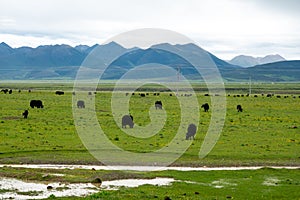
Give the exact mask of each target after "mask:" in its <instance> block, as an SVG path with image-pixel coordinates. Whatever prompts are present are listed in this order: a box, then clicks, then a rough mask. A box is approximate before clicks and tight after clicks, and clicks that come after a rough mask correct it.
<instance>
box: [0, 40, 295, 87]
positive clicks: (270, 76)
mask: <svg viewBox="0 0 300 200" xmlns="http://www.w3.org/2000/svg"><path fill="white" fill-rule="evenodd" d="M168 49H169V50H171V51H170V52H168ZM93 50H95V52H96V53H100V54H101V55H103V56H104V57H111V56H113V55H116V53H117V55H121V56H120V57H119V58H118V59H117V60H115V61H114V62H113V63H111V65H110V66H109V68H108V70H107V71H106V73H105V75H106V79H118V78H120V77H121V76H122V75H124V74H125V73H126V72H128V71H129V70H130V69H132V68H134V67H135V66H138V65H143V64H147V63H153V62H155V63H158V64H160V65H168V66H170V67H172V68H174V69H175V70H178V68H180V71H181V73H182V74H183V75H184V76H187V78H188V79H191V80H202V77H201V75H200V74H199V73H198V71H197V70H196V69H195V67H194V66H192V65H191V63H189V62H187V60H185V59H184V58H181V57H180V56H178V55H176V54H174V53H171V52H172V50H174V51H173V52H176V51H181V52H183V53H185V55H188V56H190V57H191V58H194V59H199V57H195V56H199V55H200V57H203V58H205V57H204V56H207V55H209V56H210V57H211V60H212V61H213V62H214V63H215V65H216V66H217V68H218V69H219V71H220V73H221V75H222V77H223V79H224V80H225V81H247V80H249V76H253V75H255V77H253V80H256V81H300V73H299V71H300V61H297V60H296V61H279V62H274V63H270V64H263V65H256V66H252V67H247V68H243V67H240V66H238V65H233V64H230V63H229V62H226V61H224V60H222V59H220V58H218V57H217V56H215V55H213V54H212V53H210V52H208V51H206V50H204V49H202V48H201V47H198V46H197V45H195V44H176V45H173V44H168V43H162V44H156V45H152V46H151V47H150V48H148V49H141V48H138V47H135V48H131V49H126V48H124V47H123V46H121V45H120V44H118V43H116V42H111V43H107V44H104V45H99V44H95V45H93V46H87V45H77V46H75V47H72V46H70V45H66V44H62V45H40V46H38V47H36V48H32V47H19V48H12V47H10V46H9V45H7V44H6V43H4V42H2V43H0V70H1V74H0V80H35V79H68V80H74V78H75V77H76V73H77V70H78V69H79V67H80V66H81V64H82V63H83V62H84V60H85V59H86V58H87V56H89V55H90V53H91V52H92V53H94V51H93ZM128 52H130V53H128ZM98 55H99V54H98ZM201 55H202V56H201ZM206 58H207V57H206ZM95 64H96V65H95V66H97V63H95ZM298 74H299V76H298Z"/></svg>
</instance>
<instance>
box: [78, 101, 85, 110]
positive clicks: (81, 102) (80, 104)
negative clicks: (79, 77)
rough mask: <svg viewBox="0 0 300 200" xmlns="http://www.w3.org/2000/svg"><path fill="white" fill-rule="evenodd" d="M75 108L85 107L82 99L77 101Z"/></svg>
mask: <svg viewBox="0 0 300 200" xmlns="http://www.w3.org/2000/svg"><path fill="white" fill-rule="evenodd" d="M77 108H85V104H84V101H83V100H79V101H77Z"/></svg>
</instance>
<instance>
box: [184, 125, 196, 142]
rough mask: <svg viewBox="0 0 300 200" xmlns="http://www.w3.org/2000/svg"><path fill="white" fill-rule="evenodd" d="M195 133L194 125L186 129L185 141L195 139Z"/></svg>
mask: <svg viewBox="0 0 300 200" xmlns="http://www.w3.org/2000/svg"><path fill="white" fill-rule="evenodd" d="M196 132H197V127H196V125H195V124H190V125H189V127H188V129H187V133H186V135H185V139H186V140H189V139H191V138H193V139H195V137H194V136H195V134H196Z"/></svg>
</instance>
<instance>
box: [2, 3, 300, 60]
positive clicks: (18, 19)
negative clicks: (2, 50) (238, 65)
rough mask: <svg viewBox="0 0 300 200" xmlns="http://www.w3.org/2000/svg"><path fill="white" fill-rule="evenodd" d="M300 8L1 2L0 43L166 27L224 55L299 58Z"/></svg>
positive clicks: (96, 39) (96, 37)
mask: <svg viewBox="0 0 300 200" xmlns="http://www.w3.org/2000/svg"><path fill="white" fill-rule="evenodd" d="M299 10H300V1H298V0H105V1H104V0H84V1H77V0H22V1H20V0H0V42H2V41H3V42H6V43H7V44H9V45H11V46H12V47H19V46H32V47H36V46H39V45H45V44H63V43H64V44H69V45H71V46H74V45H78V44H87V45H92V44H95V43H99V44H101V43H102V42H104V41H105V40H107V39H109V38H110V37H112V36H114V35H117V34H119V33H122V32H124V31H130V30H133V29H137V28H163V29H169V30H173V31H176V32H179V33H181V34H184V35H186V36H188V37H189V38H191V39H193V40H194V41H196V42H197V44H198V45H199V46H201V47H202V48H204V49H206V50H208V51H210V52H212V53H214V54H215V55H216V56H218V57H220V58H222V59H231V58H232V57H234V56H236V55H240V54H244V55H252V56H264V55H267V54H280V55H282V56H283V57H285V58H287V59H299V60H300V23H299V21H300V20H299V19H300V12H299Z"/></svg>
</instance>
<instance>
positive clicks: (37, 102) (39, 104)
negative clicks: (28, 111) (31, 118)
mask: <svg viewBox="0 0 300 200" xmlns="http://www.w3.org/2000/svg"><path fill="white" fill-rule="evenodd" d="M30 107H31V108H34V107H37V108H44V106H43V102H42V101H41V100H31V101H30Z"/></svg>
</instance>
